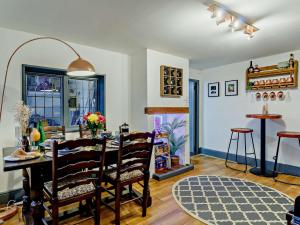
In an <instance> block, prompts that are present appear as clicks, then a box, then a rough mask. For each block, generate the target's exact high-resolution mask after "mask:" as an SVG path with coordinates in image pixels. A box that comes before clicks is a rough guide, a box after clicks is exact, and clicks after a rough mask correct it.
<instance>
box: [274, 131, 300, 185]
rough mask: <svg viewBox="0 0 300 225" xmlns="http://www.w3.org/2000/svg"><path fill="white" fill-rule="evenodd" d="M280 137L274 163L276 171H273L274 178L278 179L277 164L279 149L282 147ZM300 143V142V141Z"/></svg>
mask: <svg viewBox="0 0 300 225" xmlns="http://www.w3.org/2000/svg"><path fill="white" fill-rule="evenodd" d="M280 139H281V138H280V137H279V138H278V144H277V150H276V156H275V157H274V159H275V163H274V169H273V178H274V179H275V177H276V171H277V162H278V154H279V147H280ZM299 142H300V141H299Z"/></svg>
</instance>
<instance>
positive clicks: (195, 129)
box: [189, 79, 200, 156]
mask: <svg viewBox="0 0 300 225" xmlns="http://www.w3.org/2000/svg"><path fill="white" fill-rule="evenodd" d="M189 117H190V118H189V120H190V132H189V133H190V135H189V136H190V155H191V156H192V155H197V154H199V153H200V152H199V80H194V79H189Z"/></svg>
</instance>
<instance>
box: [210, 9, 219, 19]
mask: <svg viewBox="0 0 300 225" xmlns="http://www.w3.org/2000/svg"><path fill="white" fill-rule="evenodd" d="M216 16H217V15H216V10H213V12H212V14H211V17H210V18H212V19H213V18H215V17H216Z"/></svg>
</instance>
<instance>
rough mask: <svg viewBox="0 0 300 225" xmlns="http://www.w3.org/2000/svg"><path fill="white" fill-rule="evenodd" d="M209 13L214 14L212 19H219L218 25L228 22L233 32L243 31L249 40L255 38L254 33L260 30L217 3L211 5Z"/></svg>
mask: <svg viewBox="0 0 300 225" xmlns="http://www.w3.org/2000/svg"><path fill="white" fill-rule="evenodd" d="M208 11H210V12H212V16H211V18H212V19H213V18H217V20H216V24H217V25H220V24H221V23H224V22H228V23H229V24H228V26H229V28H230V30H231V32H235V31H239V30H241V31H243V32H244V33H245V34H246V35H247V37H248V39H251V38H253V37H254V33H255V32H256V31H258V30H259V29H258V28H256V27H254V26H253V25H252V24H250V23H249V22H247V20H246V19H245V18H244V17H242V16H240V15H238V14H237V13H235V12H233V11H231V10H228V9H227V8H226V7H223V6H221V5H217V4H216V3H214V4H211V5H209V7H208Z"/></svg>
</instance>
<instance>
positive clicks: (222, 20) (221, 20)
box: [216, 18, 225, 26]
mask: <svg viewBox="0 0 300 225" xmlns="http://www.w3.org/2000/svg"><path fill="white" fill-rule="evenodd" d="M224 22H225V18H223V19H220V20H217V21H216V24H217V26H219V25H220V24H221V23H224Z"/></svg>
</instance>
